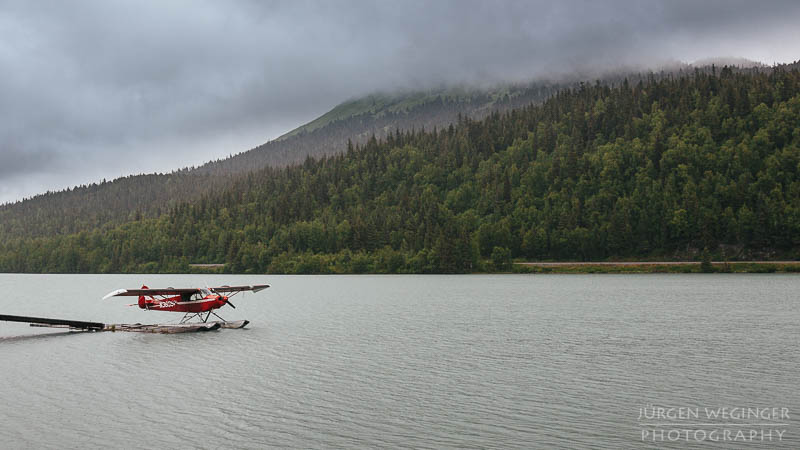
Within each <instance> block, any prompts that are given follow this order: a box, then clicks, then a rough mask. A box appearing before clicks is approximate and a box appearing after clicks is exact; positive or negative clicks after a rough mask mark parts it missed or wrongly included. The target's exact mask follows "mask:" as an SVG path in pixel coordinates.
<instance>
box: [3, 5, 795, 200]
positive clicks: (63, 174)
mask: <svg viewBox="0 0 800 450" xmlns="http://www.w3.org/2000/svg"><path fill="white" fill-rule="evenodd" d="M798 23H800V2H797V1H781V2H779V1H760V2H759V1H674V0H672V1H663V2H659V1H648V0H636V1H608V2H603V1H549V2H539V1H489V0H484V1H465V0H458V1H444V0H432V1H409V0H403V1H394V0H392V1H389V0H385V1H370V2H368V1H319V2H301V1H277V2H274V1H273V2H270V1H257V0H252V1H247V0H242V1H202V0H193V1H178V0H170V1H162V0H152V1H151V0H136V1H127V2H122V1H111V0H97V1H70V2H63V1H19V2H14V1H11V2H3V3H2V4H0V70H2V72H1V73H2V76H0V202H4V201H13V200H15V199H18V198H21V197H22V196H30V195H33V194H36V193H39V192H43V191H46V190H48V189H49V190H55V189H61V188H64V187H67V186H70V185H75V184H81V183H87V182H91V181H98V180H100V179H102V178H108V179H111V178H115V177H117V176H121V175H126V174H130V173H140V172H152V171H162V172H168V171H171V170H172V169H176V168H179V167H184V166H189V165H197V164H200V163H202V162H204V161H207V160H209V159H215V158H219V157H224V156H227V155H228V154H230V153H237V152H240V151H243V150H246V149H248V148H251V147H254V146H256V145H258V144H260V143H263V142H265V141H267V140H269V139H271V138H274V137H276V136H278V135H280V134H282V133H284V132H286V131H288V130H290V129H292V128H294V127H296V126H298V125H300V124H301V123H304V122H307V121H309V120H311V119H313V118H315V117H316V116H318V115H320V114H322V113H324V112H325V111H327V110H328V109H330V108H331V107H333V106H334V105H336V104H337V103H339V102H341V101H343V100H346V99H347V98H350V97H353V96H357V95H361V94H365V93H369V92H372V91H375V90H388V89H394V88H424V87H428V86H432V85H439V84H441V83H448V82H459V83H485V82H494V81H514V80H525V79H530V78H534V77H536V76H541V75H547V74H558V73H564V72H570V71H573V70H588V69H593V68H597V69H606V68H610V67H614V66H618V65H626V66H648V65H653V64H658V63H659V62H662V61H667V60H680V61H685V62H691V61H694V60H697V59H700V58H706V57H715V56H738V57H745V58H749V59H752V60H756V61H760V62H763V63H766V64H772V63H774V62H791V61H794V60H797V59H800V51H798V50H800V26H798V25H797V24H798Z"/></svg>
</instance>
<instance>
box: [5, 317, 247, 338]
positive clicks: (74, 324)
mask: <svg viewBox="0 0 800 450" xmlns="http://www.w3.org/2000/svg"><path fill="white" fill-rule="evenodd" d="M0 320H2V321H6V322H22V323H28V324H30V326H32V327H46V328H66V329H68V330H70V331H113V332H116V331H122V332H133V333H162V334H175V333H190V332H195V331H214V330H219V329H220V328H244V327H245V326H247V324H248V323H250V322H249V321H247V320H237V321H232V322H223V321H216V322H199V323H198V322H194V323H166V324H149V325H148V324H141V323H116V324H104V323H100V322H85V321H82V320H65V319H48V318H44V317H28V316H9V315H3V314H0Z"/></svg>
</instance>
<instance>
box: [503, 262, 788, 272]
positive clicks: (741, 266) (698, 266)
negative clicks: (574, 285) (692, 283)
mask: <svg viewBox="0 0 800 450" xmlns="http://www.w3.org/2000/svg"><path fill="white" fill-rule="evenodd" d="M512 269H513V272H515V273H798V272H800V261H711V262H710V263H709V265H707V266H704V264H703V263H702V262H700V261H595V262H586V261H574V262H561V261H559V262H537V261H524V262H515V263H513V267H512Z"/></svg>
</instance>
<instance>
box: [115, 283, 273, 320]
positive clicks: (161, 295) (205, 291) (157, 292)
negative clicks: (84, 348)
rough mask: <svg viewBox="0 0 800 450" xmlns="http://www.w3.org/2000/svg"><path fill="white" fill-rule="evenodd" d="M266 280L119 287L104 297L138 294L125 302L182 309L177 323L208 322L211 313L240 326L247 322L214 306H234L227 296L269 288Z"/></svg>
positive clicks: (174, 309) (166, 308)
mask: <svg viewBox="0 0 800 450" xmlns="http://www.w3.org/2000/svg"><path fill="white" fill-rule="evenodd" d="M268 287H269V285H268V284H256V285H253V286H220V287H213V288H180V289H176V288H171V287H169V288H164V289H150V288H148V287H147V286H142V287H141V289H118V290H116V291H114V292H111V293H109V294H108V295H106V296H105V297H103V300H105V299H107V298H111V297H122V296H129V297H139V302H138V303H134V304H132V305H128V306H137V305H138V306H139V308H142V309H146V310H152V311H173V312H182V313H184V316H183V319H181V322H180V323H186V322H188V321H190V320H192V319H198V320H199V321H201V322H204V323H205V322H208V319H209V318H210V317H211V315H212V314H213V315H214V317H216V318H218V319H220V321H221V322H220V324H221V325H222V326H223V327H225V328H242V327H244V326H245V325H247V324H248V323H249V322H248V321H246V320H240V321H236V322H228V321H226V320H225V319H223V318H222V317H220V316H218V315H217V313H215V312H214V310H215V309H219V308H222V307H223V306H225V305H229V306H230V307H231V308H234V309H235V308H236V307H235V306H233V303H231V301H230V297H233V296H234V295H236V294H238V293H240V292H245V291H252V292H258V291H261V290H264V289H266V288H268Z"/></svg>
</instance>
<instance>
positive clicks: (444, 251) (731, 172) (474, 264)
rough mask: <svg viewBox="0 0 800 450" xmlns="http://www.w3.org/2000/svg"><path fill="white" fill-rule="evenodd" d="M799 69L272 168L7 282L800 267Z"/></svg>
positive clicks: (614, 93) (46, 241) (21, 257)
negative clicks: (218, 267)
mask: <svg viewBox="0 0 800 450" xmlns="http://www.w3.org/2000/svg"><path fill="white" fill-rule="evenodd" d="M799 174H800V72H798V70H797V67H796V66H792V67H784V68H776V69H774V70H767V71H764V72H763V73H761V72H759V71H757V70H753V71H749V72H746V73H745V72H737V71H733V70H731V69H729V68H727V67H726V68H724V69H722V70H720V71H717V70H714V71H713V72H711V73H706V72H701V71H697V72H695V73H694V74H689V75H685V76H673V77H666V78H662V79H656V78H652V79H650V80H644V81H641V82H637V83H629V82H623V83H621V84H619V85H617V86H615V87H610V86H607V85H601V84H599V83H598V84H595V85H583V86H581V87H580V88H576V89H571V90H566V91H562V92H560V93H559V94H557V95H556V96H555V97H553V98H551V99H550V100H548V101H547V102H545V103H544V104H543V105H532V106H528V107H525V108H522V109H516V110H512V111H507V112H505V113H502V114H501V113H492V114H491V115H489V116H488V117H486V118H485V119H484V120H480V121H476V120H471V119H469V118H466V119H462V120H461V121H460V122H459V123H458V124H456V125H455V126H450V127H446V128H444V129H441V130H437V131H433V130H430V131H426V132H420V131H417V132H413V133H412V132H403V133H391V134H387V136H386V138H385V139H384V140H380V141H379V140H375V139H370V140H368V141H367V142H366V143H364V144H363V145H353V146H352V147H351V148H350V149H349V150H348V151H347V152H346V153H345V154H340V155H335V156H329V157H323V158H321V159H318V160H314V159H308V160H306V161H305V162H304V163H303V164H302V165H299V166H292V167H288V168H266V169H263V170H260V171H257V172H252V173H249V174H247V175H245V176H243V177H240V178H238V179H237V180H235V182H233V184H232V185H231V186H230V188H228V189H226V190H224V191H221V192H211V193H208V194H206V195H204V196H203V197H202V198H201V199H200V200H198V201H196V202H191V203H183V204H180V205H178V206H176V207H174V208H172V209H171V211H170V212H169V213H168V214H166V215H163V216H161V217H159V218H143V219H141V220H137V221H134V222H130V223H127V224H124V225H121V226H119V227H117V228H115V229H113V230H110V231H93V232H83V233H79V234H73V235H69V236H57V237H51V238H37V239H22V240H15V241H10V242H5V243H3V244H0V270H2V271H15V272H19V271H26V272H41V271H47V272H50V271H55V272H87V271H89V272H95V271H97V272H138V271H182V270H187V264H188V263H219V262H225V263H228V266H227V269H228V270H231V271H235V272H264V271H270V272H299V273H316V272H469V271H476V270H486V269H488V270H491V269H501V268H503V267H504V266H505V265H506V264H507V263H508V261H509V260H510V258H517V257H518V258H526V259H554V260H558V259H578V260H581V259H582V260H603V259H607V258H630V257H634V258H648V257H659V258H661V257H671V256H673V255H687V254H688V255H691V254H693V253H696V252H697V251H699V249H703V248H708V249H710V250H711V251H712V252H715V253H717V254H720V253H721V252H722V251H723V250H724V251H725V252H726V254H727V257H730V258H746V257H750V256H752V255H759V256H762V257H764V256H766V257H771V256H775V257H779V256H780V257H789V258H798V257H800V250H799V249H800V177H798V175H799Z"/></svg>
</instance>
